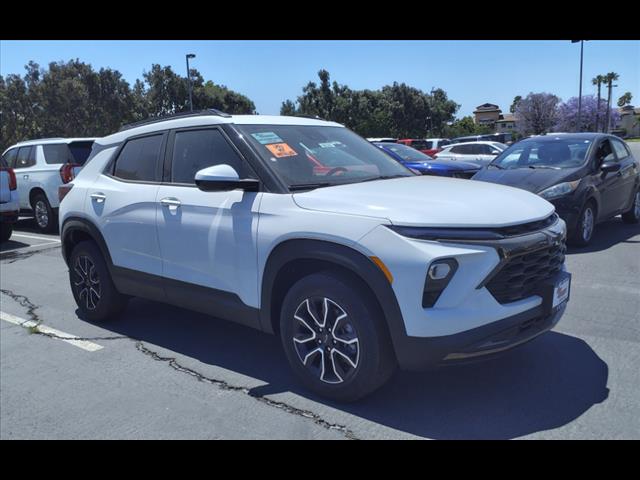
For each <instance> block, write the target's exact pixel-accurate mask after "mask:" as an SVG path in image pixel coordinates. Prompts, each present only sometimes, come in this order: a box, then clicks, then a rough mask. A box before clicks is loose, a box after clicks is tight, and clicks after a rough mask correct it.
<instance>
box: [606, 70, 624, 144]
mask: <svg viewBox="0 0 640 480" xmlns="http://www.w3.org/2000/svg"><path fill="white" fill-rule="evenodd" d="M619 78H620V75H618V74H617V73H615V72H609V73H607V74H606V75H605V81H606V82H607V88H608V89H609V94H608V95H607V116H606V119H607V120H606V123H605V127H604V131H605V133H608V132H609V118H610V116H611V88H612V86H611V84H612V83H613V82H614V81H616V80H618V79H619Z"/></svg>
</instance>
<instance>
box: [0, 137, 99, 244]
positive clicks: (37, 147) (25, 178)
mask: <svg viewBox="0 0 640 480" xmlns="http://www.w3.org/2000/svg"><path fill="white" fill-rule="evenodd" d="M93 140H94V139H93V138H46V139H41V140H30V141H28V142H21V143H17V144H16V145H13V146H11V147H9V148H8V149H7V150H5V152H4V153H3V155H2V158H3V159H4V160H5V162H6V163H7V165H8V166H9V167H10V168H13V170H14V172H15V174H16V179H17V183H18V195H19V198H20V210H21V211H22V212H23V213H27V214H33V216H34V218H35V221H36V225H37V227H38V228H39V229H40V230H41V231H43V232H50V231H52V230H54V229H55V227H56V226H57V224H58V222H57V212H58V205H59V202H58V187H59V186H60V185H62V184H65V183H68V182H70V181H71V180H72V179H73V177H74V176H75V174H76V173H77V172H78V171H79V170H80V169H81V168H82V165H83V164H84V162H85V161H86V159H87V157H88V156H89V153H91V146H92V145H93Z"/></svg>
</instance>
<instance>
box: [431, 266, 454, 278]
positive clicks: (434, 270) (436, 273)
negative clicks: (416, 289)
mask: <svg viewBox="0 0 640 480" xmlns="http://www.w3.org/2000/svg"><path fill="white" fill-rule="evenodd" d="M449 272H451V267H450V266H449V264H447V263H434V264H433V265H431V266H430V267H429V278H430V279H431V280H444V279H445V278H447V277H448V276H449Z"/></svg>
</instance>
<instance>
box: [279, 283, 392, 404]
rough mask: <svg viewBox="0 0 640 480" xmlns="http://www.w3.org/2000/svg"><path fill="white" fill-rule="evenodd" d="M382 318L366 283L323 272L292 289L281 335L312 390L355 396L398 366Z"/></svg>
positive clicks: (348, 398) (341, 398)
mask: <svg viewBox="0 0 640 480" xmlns="http://www.w3.org/2000/svg"><path fill="white" fill-rule="evenodd" d="M383 322H384V319H383V318H382V315H381V313H380V312H379V309H378V308H377V306H376V305H375V298H373V296H372V295H371V294H370V293H369V292H368V291H367V290H366V289H365V288H364V287H362V286H360V285H357V284H354V282H352V281H349V280H348V279H346V278H344V277H342V276H341V275H338V274H335V273H332V272H322V273H316V274H312V275H309V276H307V277H304V278H302V279H301V280H299V281H298V282H297V283H295V284H294V285H293V287H292V288H291V289H290V290H289V292H288V293H287V295H286V296H285V299H284V302H283V305H282V310H281V318H280V334H281V340H282V344H283V347H284V351H285V353H286V356H287V359H288V361H289V364H290V365H291V368H292V369H293V371H294V372H295V373H296V375H297V376H298V377H299V378H300V380H301V381H302V382H303V383H304V384H305V385H306V386H307V387H308V388H309V389H310V390H312V391H314V392H315V393H317V394H318V395H321V396H323V397H327V398H331V399H333V400H339V401H354V400H357V399H359V398H362V397H364V396H365V395H368V394H369V393H371V392H373V391H374V390H376V389H377V388H379V387H380V386H382V385H383V384H384V383H385V382H386V381H387V380H388V379H389V377H390V376H391V374H392V373H393V371H394V369H395V359H394V356H393V352H392V348H391V344H390V340H389V338H388V333H387V331H386V328H385V326H384V323H383Z"/></svg>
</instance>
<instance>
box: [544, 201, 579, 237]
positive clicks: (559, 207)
mask: <svg viewBox="0 0 640 480" xmlns="http://www.w3.org/2000/svg"><path fill="white" fill-rule="evenodd" d="M550 202H551V203H552V204H553V206H554V207H556V213H557V214H558V216H559V217H560V218H562V220H564V223H566V224H567V236H568V237H570V236H571V234H572V233H573V232H574V231H575V229H576V227H577V226H578V220H579V218H580V212H581V209H582V202H580V201H576V200H574V199H572V198H571V199H569V198H560V199H557V200H551V201H550Z"/></svg>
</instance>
